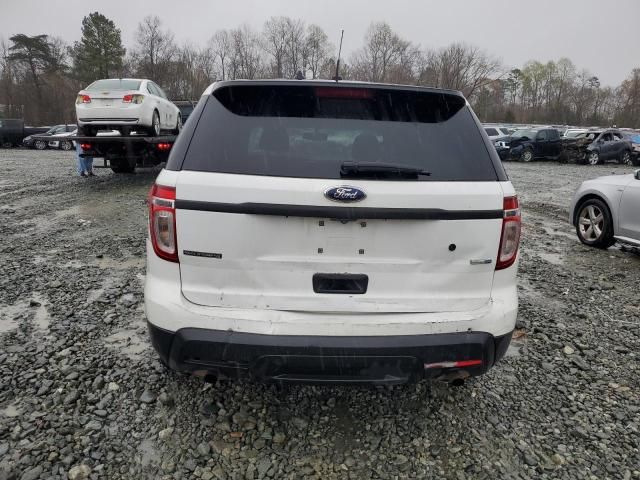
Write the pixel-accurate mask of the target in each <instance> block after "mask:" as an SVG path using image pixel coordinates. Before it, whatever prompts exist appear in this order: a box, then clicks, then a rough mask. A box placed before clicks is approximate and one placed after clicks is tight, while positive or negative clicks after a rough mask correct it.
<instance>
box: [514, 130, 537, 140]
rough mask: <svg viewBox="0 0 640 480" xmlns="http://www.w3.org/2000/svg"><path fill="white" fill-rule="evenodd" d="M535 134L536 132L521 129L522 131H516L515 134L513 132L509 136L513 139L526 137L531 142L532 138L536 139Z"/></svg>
mask: <svg viewBox="0 0 640 480" xmlns="http://www.w3.org/2000/svg"><path fill="white" fill-rule="evenodd" d="M536 133H537V132H536V131H535V130H529V129H523V130H516V131H515V132H513V133H512V134H511V136H512V137H513V138H523V137H527V138H529V139H531V140H533V139H534V138H536Z"/></svg>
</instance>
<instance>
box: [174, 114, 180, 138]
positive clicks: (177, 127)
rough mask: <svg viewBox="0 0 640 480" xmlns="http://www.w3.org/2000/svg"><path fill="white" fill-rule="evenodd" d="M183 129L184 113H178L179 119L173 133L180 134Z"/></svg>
mask: <svg viewBox="0 0 640 480" xmlns="http://www.w3.org/2000/svg"><path fill="white" fill-rule="evenodd" d="M180 130H182V115H180V114H178V119H177V120H176V128H174V129H173V134H174V135H178V134H179V133H180Z"/></svg>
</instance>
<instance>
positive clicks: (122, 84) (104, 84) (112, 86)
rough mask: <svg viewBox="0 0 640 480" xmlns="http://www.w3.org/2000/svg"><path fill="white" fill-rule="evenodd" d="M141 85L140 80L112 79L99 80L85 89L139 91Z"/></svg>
mask: <svg viewBox="0 0 640 480" xmlns="http://www.w3.org/2000/svg"><path fill="white" fill-rule="evenodd" d="M140 83H141V82H140V81H138V80H122V79H118V78H111V79H107V80H97V81H95V82H93V83H92V84H91V85H89V86H88V87H87V88H85V90H89V91H96V90H138V89H140Z"/></svg>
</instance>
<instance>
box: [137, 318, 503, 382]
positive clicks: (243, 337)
mask: <svg viewBox="0 0 640 480" xmlns="http://www.w3.org/2000/svg"><path fill="white" fill-rule="evenodd" d="M148 327H149V334H150V336H151V342H152V344H153V346H154V348H155V349H156V351H157V352H158V354H159V355H160V358H161V359H162V361H163V362H164V363H165V364H166V365H168V366H169V367H170V368H171V369H173V370H176V371H180V372H186V373H191V374H195V375H200V376H207V375H223V376H228V377H249V378H251V379H254V380H257V381H264V382H280V383H371V384H399V383H406V382H416V381H420V380H422V379H424V378H434V379H441V380H445V381H453V380H456V379H464V378H466V377H469V376H476V375H481V374H483V373H485V372H486V371H487V370H489V368H491V367H492V366H493V365H494V364H495V363H496V362H497V361H498V360H499V359H500V358H502V357H503V356H504V354H505V352H506V350H507V348H508V346H509V343H510V341H511V334H506V335H501V336H496V337H494V336H493V335H491V334H489V333H486V332H462V333H441V334H429V335H396V336H380V337H375V336H372V337H360V336H353V337H352V336H349V337H335V336H313V335H312V336H302V335H264V334H255V333H239V332H232V331H222V330H209V329H202V328H183V329H180V330H177V331H176V332H171V331H168V330H164V329H162V328H159V327H157V326H154V325H153V324H151V323H148Z"/></svg>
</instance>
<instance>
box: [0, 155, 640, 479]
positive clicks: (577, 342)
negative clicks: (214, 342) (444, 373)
mask: <svg viewBox="0 0 640 480" xmlns="http://www.w3.org/2000/svg"><path fill="white" fill-rule="evenodd" d="M507 168H508V171H509V174H510V176H511V178H512V180H513V182H514V184H515V186H516V189H517V190H518V192H519V194H520V196H521V198H522V200H523V204H524V207H523V212H524V213H523V217H524V222H525V226H524V238H523V245H522V262H521V269H520V271H521V273H520V278H519V286H520V300H521V308H520V316H519V319H518V327H519V328H518V329H517V330H516V332H515V334H514V341H513V344H512V347H511V348H510V350H509V352H508V356H507V357H506V358H505V359H504V361H503V362H502V363H501V364H499V366H497V367H496V368H494V369H493V370H491V371H490V373H488V374H487V375H485V376H484V377H482V378H479V379H474V380H472V381H470V382H468V383H467V384H466V385H465V386H463V387H459V388H455V387H449V386H447V385H442V384H438V383H433V384H428V383H422V384H418V385H407V386H401V387H394V388H392V389H382V390H376V389H374V388H362V387H310V386H295V387H290V388H287V389H278V388H275V387H273V386H264V385H255V384H251V383H246V382H229V381H219V382H218V383H204V382H203V381H202V380H200V379H197V378H191V377H186V376H182V375H179V374H175V373H172V372H167V371H166V370H164V368H163V367H162V366H161V365H160V363H159V362H158V361H157V360H156V357H155V355H154V352H153V350H152V349H151V347H150V346H149V344H148V343H147V337H146V330H145V323H144V322H145V317H144V311H143V306H142V284H143V280H144V273H145V269H144V233H145V221H146V220H145V204H144V201H145V195H146V192H147V190H148V188H149V185H150V184H151V183H152V181H153V179H154V177H155V175H156V174H157V171H153V170H150V171H145V172H142V173H138V174H136V175H121V176H118V175H113V174H111V172H110V171H106V170H102V171H100V172H99V175H98V176H97V177H96V178H92V179H81V178H77V177H74V176H72V174H73V156H72V154H69V153H64V152H53V151H45V152H35V151H27V150H0V238H1V239H2V241H1V242H0V270H1V275H0V480H6V479H16V480H29V479H31V480H35V479H86V478H92V479H98V478H100V479H107V478H108V479H146V478H149V479H156V478H160V479H182V478H199V479H204V480H209V479H263V478H265V479H266V478H273V479H300V478H302V479H304V478H307V479H344V478H348V479H361V478H362V479H369V478H381V479H382V478H384V479H405V478H406V479H410V478H411V479H413V478H446V479H467V478H478V479H496V478H500V479H511V478H513V479H516V478H521V479H524V478H536V479H545V478H548V479H557V478H561V479H576V478H587V479H607V478H610V479H632V478H633V479H638V478H640V453H639V446H640V432H639V429H640V393H639V389H638V387H639V381H638V374H639V358H638V352H639V349H638V347H639V337H640V328H639V326H638V323H639V321H640V293H639V289H638V285H640V256H639V255H637V254H634V253H632V252H625V251H622V250H621V249H620V248H618V247H612V248H611V249H609V250H608V251H598V250H593V249H589V248H586V247H584V246H582V245H581V244H580V243H579V242H578V241H577V239H576V238H575V235H574V233H573V231H572V228H571V227H570V226H569V225H568V223H567V220H566V217H567V214H568V211H567V209H568V205H569V202H570V199H571V196H572V194H573V191H574V190H575V188H576V187H577V186H578V185H579V183H580V182H581V181H582V180H584V179H586V178H592V177H596V176H599V175H602V174H605V173H610V172H615V173H627V172H629V171H631V170H630V169H628V168H624V167H620V166H616V165H605V166H599V167H588V166H577V165H557V164H551V163H535V164H526V165H523V164H508V165H507Z"/></svg>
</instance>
